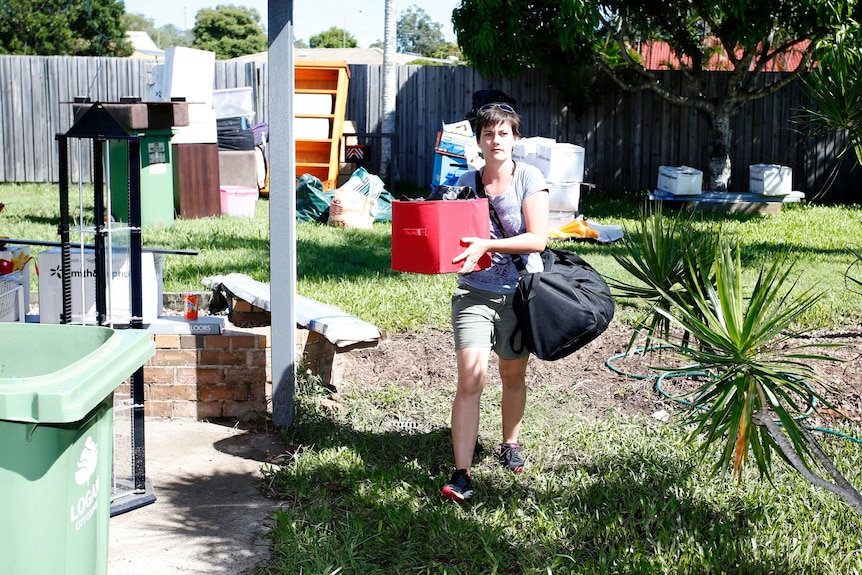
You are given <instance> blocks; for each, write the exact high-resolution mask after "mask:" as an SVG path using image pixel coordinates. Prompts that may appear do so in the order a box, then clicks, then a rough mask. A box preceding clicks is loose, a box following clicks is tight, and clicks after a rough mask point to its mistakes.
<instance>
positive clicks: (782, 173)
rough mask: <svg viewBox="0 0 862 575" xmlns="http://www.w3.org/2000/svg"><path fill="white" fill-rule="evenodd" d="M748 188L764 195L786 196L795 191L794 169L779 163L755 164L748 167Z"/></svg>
mask: <svg viewBox="0 0 862 575" xmlns="http://www.w3.org/2000/svg"><path fill="white" fill-rule="evenodd" d="M748 173H749V182H748V189H749V191H751V192H752V193H754V194H762V195H764V196H786V195H787V194H789V193H790V192H792V191H793V185H792V181H793V170H792V169H790V168H789V167H788V166H779V165H777V164H754V165H753V166H749V167H748Z"/></svg>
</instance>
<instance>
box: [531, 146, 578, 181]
mask: <svg viewBox="0 0 862 575" xmlns="http://www.w3.org/2000/svg"><path fill="white" fill-rule="evenodd" d="M536 163H537V167H538V168H539V169H540V170H541V171H542V174H544V176H545V179H546V180H548V181H549V182H583V181H584V149H583V148H582V147H580V146H577V145H575V144H567V143H564V142H555V143H553V144H547V143H539V144H537V145H536Z"/></svg>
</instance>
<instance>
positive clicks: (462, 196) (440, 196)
mask: <svg viewBox="0 0 862 575" xmlns="http://www.w3.org/2000/svg"><path fill="white" fill-rule="evenodd" d="M478 197H479V195H478V194H477V193H476V191H475V190H474V189H473V188H471V187H470V186H446V185H443V186H436V187H435V188H434V189H433V190H432V191H431V193H430V194H429V195H428V197H427V198H425V199H426V200H475V199H476V198H478Z"/></svg>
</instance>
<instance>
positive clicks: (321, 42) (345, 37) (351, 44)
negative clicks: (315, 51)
mask: <svg viewBox="0 0 862 575" xmlns="http://www.w3.org/2000/svg"><path fill="white" fill-rule="evenodd" d="M308 45H309V46H310V47H312V48H356V47H357V46H358V45H359V44H358V43H357V42H356V38H354V37H353V34H351V33H350V32H348V31H347V30H345V29H343V28H337V27H335V26H333V27H332V28H330V29H329V30H324V31H323V32H319V33H318V34H315V35H314V36H312V37H311V38H309V39H308Z"/></svg>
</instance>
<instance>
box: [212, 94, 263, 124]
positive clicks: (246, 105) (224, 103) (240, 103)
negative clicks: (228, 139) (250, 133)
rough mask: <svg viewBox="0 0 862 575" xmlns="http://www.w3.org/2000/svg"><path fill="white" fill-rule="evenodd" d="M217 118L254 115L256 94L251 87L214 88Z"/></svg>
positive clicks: (214, 106)
mask: <svg viewBox="0 0 862 575" xmlns="http://www.w3.org/2000/svg"><path fill="white" fill-rule="evenodd" d="M213 108H214V109H215V113H216V119H217V120H220V119H222V118H237V117H241V116H245V117H250V116H254V94H253V92H252V89H251V87H244V88H228V89H226V90H213Z"/></svg>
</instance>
